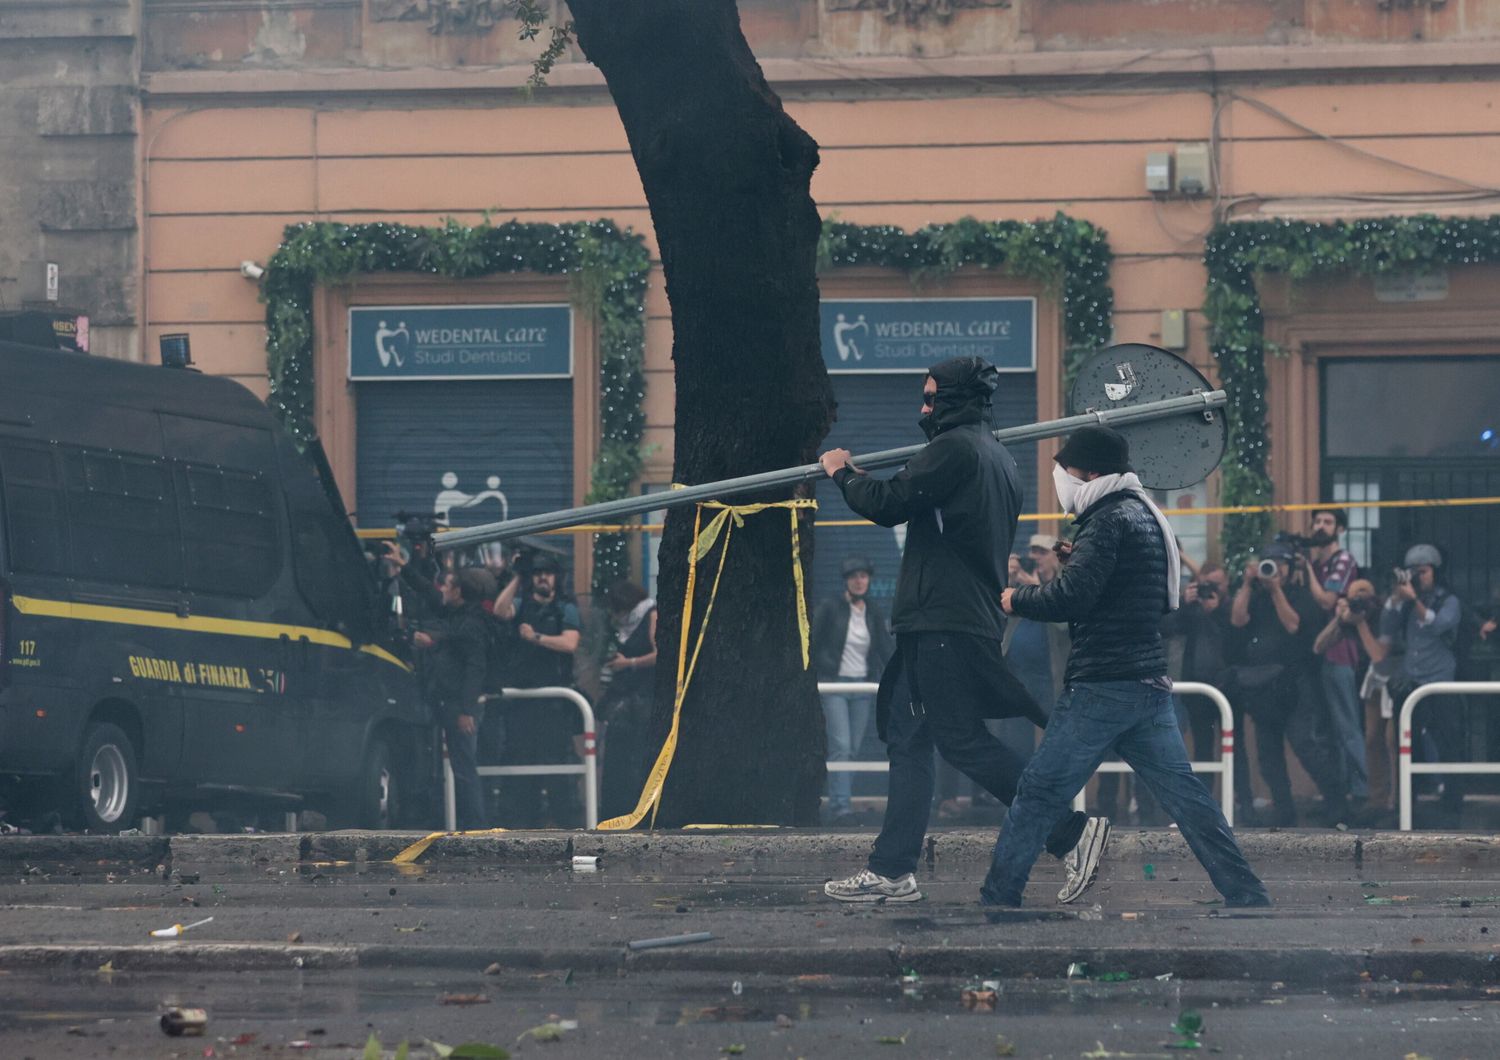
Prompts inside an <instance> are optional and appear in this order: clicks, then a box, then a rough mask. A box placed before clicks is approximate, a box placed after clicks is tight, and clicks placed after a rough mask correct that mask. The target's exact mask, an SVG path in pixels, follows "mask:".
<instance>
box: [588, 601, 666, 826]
mask: <svg viewBox="0 0 1500 1060" xmlns="http://www.w3.org/2000/svg"><path fill="white" fill-rule="evenodd" d="M605 603H606V604H607V605H608V607H609V618H610V623H611V625H612V626H613V632H614V643H615V645H616V650H615V653H614V654H613V655H611V656H609V658H607V659H605V660H604V673H605V675H607V676H608V681H609V683H608V685H607V686H606V687H605V690H604V693H603V694H602V695H601V696H600V697H599V720H600V721H601V722H602V723H603V731H604V780H603V783H602V784H601V785H600V792H599V811H600V812H599V816H600V819H601V820H609V819H610V818H611V817H618V816H620V815H622V814H626V813H629V812H630V811H631V810H633V809H634V808H635V804H636V800H637V799H638V798H639V796H640V794H641V787H642V786H643V785H644V784H645V783H646V774H647V771H648V770H649V768H650V763H649V762H648V761H647V755H648V754H649V753H650V748H649V747H648V746H647V743H646V739H647V734H648V731H649V730H650V727H651V702H652V697H653V695H654V693H655V688H656V601H655V600H653V599H651V598H650V597H649V596H647V595H646V590H645V589H643V588H641V587H640V586H639V585H637V584H635V583H634V582H632V581H629V580H627V579H625V578H621V579H620V580H619V581H617V582H615V583H614V584H613V585H611V586H610V587H609V592H608V593H606V594H605Z"/></svg>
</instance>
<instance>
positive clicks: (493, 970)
mask: <svg viewBox="0 0 1500 1060" xmlns="http://www.w3.org/2000/svg"><path fill="white" fill-rule="evenodd" d="M500 971H501V969H500V962H499V961H496V962H495V963H494V964H492V965H490V966H489V967H488V968H486V969H485V970H484V974H485V975H499V974H500Z"/></svg>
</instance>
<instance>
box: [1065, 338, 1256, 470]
mask: <svg viewBox="0 0 1500 1060" xmlns="http://www.w3.org/2000/svg"><path fill="white" fill-rule="evenodd" d="M1212 389H1213V385H1212V384H1211V383H1209V381H1208V380H1207V379H1205V378H1204V377H1203V374H1202V373H1201V372H1199V371H1198V369H1196V368H1194V367H1193V366H1192V365H1190V364H1188V363H1187V362H1186V361H1184V360H1183V359H1182V358H1181V357H1178V356H1177V355H1176V354H1174V353H1170V352H1168V351H1167V350H1164V349H1161V348H1160V347H1157V346H1149V345H1147V344H1146V343H1144V342H1126V343H1121V344H1120V345H1118V346H1110V347H1109V348H1108V349H1105V350H1102V351H1100V352H1099V353H1098V354H1096V355H1094V356H1093V357H1092V358H1090V359H1089V360H1088V361H1087V362H1085V363H1084V365H1083V367H1081V368H1080V369H1079V370H1078V374H1077V376H1075V377H1074V379H1073V388H1072V390H1071V391H1070V392H1069V394H1068V411H1069V413H1070V414H1072V415H1078V414H1080V413H1084V412H1091V411H1094V412H1098V411H1104V410H1107V409H1119V408H1128V407H1131V406H1134V405H1144V404H1146V403H1147V402H1151V401H1160V400H1162V399H1164V398H1172V397H1182V396H1184V395H1187V394H1194V393H1207V392H1209V391H1211V390H1212ZM1118 429H1119V431H1120V433H1121V434H1124V435H1125V436H1126V437H1127V438H1129V439H1130V462H1131V464H1132V465H1134V467H1135V470H1136V474H1138V475H1139V476H1140V479H1141V482H1142V484H1144V485H1145V486H1147V487H1149V488H1151V489H1160V490H1172V489H1182V488H1183V487H1185V486H1195V485H1197V484H1198V483H1200V482H1202V481H1203V480H1204V479H1206V478H1207V477H1208V476H1209V474H1211V473H1212V472H1213V470H1214V468H1216V467H1218V466H1219V461H1220V460H1222V459H1223V458H1224V449H1225V447H1226V446H1227V445H1228V443H1229V424H1228V421H1227V420H1226V419H1225V417H1224V410H1223V409H1214V408H1203V409H1201V410H1195V411H1192V412H1187V413H1184V414H1182V415H1180V416H1170V417H1166V418H1163V419H1156V420H1147V421H1144V422H1140V423H1130V424H1125V425H1123V426H1121V427H1119V428H1118Z"/></svg>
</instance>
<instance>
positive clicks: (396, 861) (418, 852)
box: [391, 828, 509, 865]
mask: <svg viewBox="0 0 1500 1060" xmlns="http://www.w3.org/2000/svg"><path fill="white" fill-rule="evenodd" d="M506 831H509V829H506V828H479V829H475V830H474V831H472V832H433V833H432V834H431V835H425V836H423V837H422V838H421V839H418V840H417V841H416V842H415V843H413V844H412V845H411V846H409V847H407V848H406V849H405V850H403V851H401V853H399V854H397V855H396V856H395V857H393V858H391V864H392V865H410V864H411V863H412V862H414V861H416V860H417V859H418V858H419V857H421V856H422V855H423V854H425V853H427V848H428V847H430V846H432V844H434V843H436V842H437V841H438V840H439V839H442V838H443V837H444V836H459V835H499V834H500V833H501V832H506Z"/></svg>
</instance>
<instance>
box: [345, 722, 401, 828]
mask: <svg viewBox="0 0 1500 1060" xmlns="http://www.w3.org/2000/svg"><path fill="white" fill-rule="evenodd" d="M405 782H406V777H405V774H404V772H403V771H402V769H401V764H400V761H399V759H398V758H397V757H396V753H395V751H394V750H392V748H391V745H390V743H389V741H388V740H387V739H386V738H385V737H383V736H377V737H375V738H374V739H372V740H371V741H370V746H369V747H368V748H367V749H366V751H365V759H364V763H363V764H362V765H361V766H360V770H359V776H358V777H357V778H356V779H355V787H354V790H353V791H352V792H351V793H350V795H349V796H348V798H347V799H346V800H345V803H344V806H343V807H342V812H341V813H339V815H338V816H339V817H340V818H341V819H342V820H343V821H344V822H346V823H347V824H348V825H349V826H351V827H354V828H368V829H374V830H385V829H390V828H398V827H400V825H401V822H402V816H401V815H402V814H403V813H404V812H405V799H406V790H405Z"/></svg>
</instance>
